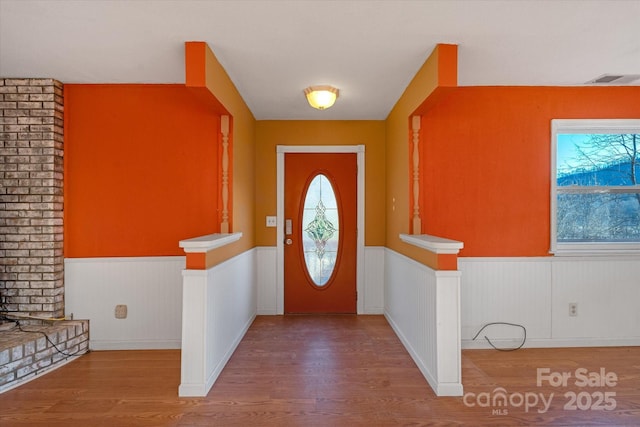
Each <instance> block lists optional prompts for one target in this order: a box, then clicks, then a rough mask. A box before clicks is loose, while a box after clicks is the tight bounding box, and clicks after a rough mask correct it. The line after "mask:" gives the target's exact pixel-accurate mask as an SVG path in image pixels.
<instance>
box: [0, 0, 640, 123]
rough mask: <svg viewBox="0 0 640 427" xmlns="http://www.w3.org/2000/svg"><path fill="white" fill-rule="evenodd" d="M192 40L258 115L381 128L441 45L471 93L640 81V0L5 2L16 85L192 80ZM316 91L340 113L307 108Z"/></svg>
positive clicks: (1, 43) (0, 69)
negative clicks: (326, 88) (187, 55)
mask: <svg viewBox="0 0 640 427" xmlns="http://www.w3.org/2000/svg"><path fill="white" fill-rule="evenodd" d="M189 40H197V41H205V42H207V43H208V44H209V46H210V47H211V49H212V50H213V51H214V53H215V54H216V56H217V57H218V59H219V60H220V62H221V63H222V65H223V66H224V67H225V69H226V70H227V72H228V73H229V76H230V77H231V79H232V80H233V82H234V83H235V85H236V87H237V88H238V90H239V91H240V93H241V95H242V97H243V98H244V99H245V101H246V102H247V104H248V106H249V108H250V109H251V111H252V112H253V114H254V116H255V117H256V119H259V120H267V119H310V120H361V119H374V120H381V119H384V118H386V116H387V114H388V113H389V111H390V110H391V108H392V107H393V105H394V104H395V102H396V101H397V100H398V98H399V97H400V95H401V94H402V92H403V91H404V89H405V88H406V86H407V85H408V84H409V82H410V81H411V79H412V78H413V76H414V75H415V73H416V71H417V70H418V69H419V68H420V66H421V65H422V64H423V63H424V61H425V59H426V58H427V57H428V56H429V54H430V53H431V51H432V50H433V48H434V46H435V45H436V44H437V43H453V44H458V45H459V51H458V54H459V62H458V67H459V70H458V72H459V85H461V86H472V85H553V86H557V85H581V84H584V83H585V82H587V81H589V80H592V79H594V78H595V77H598V76H600V75H602V74H640V0H597V1H596V0H593V1H592V0H422V1H420V0H414V1H402V0H396V1H393V0H391V1H381V0H380V1H365V0H353V1H337V0H336V1H329V0H320V1H311V0H298V1H276V0H254V1H241V0H236V1H221V0H160V1H156V0H128V1H125V0H109V1H102V0H75V1H71V0H55V1H54V0H44V1H32V0H0V76H4V77H53V78H56V79H58V80H61V81H62V82H64V83H141V82H142V83H184V42H185V41H189ZM315 84H331V85H334V86H336V87H338V88H339V89H340V98H339V99H338V101H337V102H336V105H335V106H334V107H332V108H331V109H329V110H325V111H317V110H314V109H312V108H310V107H309V106H308V105H307V104H306V102H305V99H304V96H303V89H304V88H305V87H307V86H310V85H315ZM633 84H640V80H636V81H635V82H633ZM639 102H640V101H639Z"/></svg>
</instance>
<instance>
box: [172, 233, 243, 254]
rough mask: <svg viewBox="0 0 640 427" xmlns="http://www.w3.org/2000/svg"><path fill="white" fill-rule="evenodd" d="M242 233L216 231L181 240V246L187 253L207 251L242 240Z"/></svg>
mask: <svg viewBox="0 0 640 427" xmlns="http://www.w3.org/2000/svg"><path fill="white" fill-rule="evenodd" d="M240 237H242V233H216V234H208V235H206V236H199V237H194V238H192V239H185V240H180V247H181V248H182V249H184V251H185V252H187V253H193V252H207V251H210V250H212V249H216V248H220V247H222V246H225V245H228V244H230V243H233V242H236V241H238V240H240Z"/></svg>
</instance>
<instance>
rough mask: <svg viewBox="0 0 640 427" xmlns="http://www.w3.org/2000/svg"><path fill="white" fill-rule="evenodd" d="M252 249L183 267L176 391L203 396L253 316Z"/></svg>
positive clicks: (253, 280)
mask: <svg viewBox="0 0 640 427" xmlns="http://www.w3.org/2000/svg"><path fill="white" fill-rule="evenodd" d="M255 253H256V252H255V250H249V251H247V252H244V253H242V254H240V255H238V256H236V257H234V258H231V259H230V260H227V261H225V262H223V263H222V264H219V265H216V266H214V267H211V268H210V269H208V270H184V271H183V278H184V283H183V286H184V288H183V292H184V293H183V309H182V353H181V380H180V387H179V389H178V394H179V395H180V396H206V395H207V393H208V392H209V390H210V389H211V387H212V386H213V384H214V382H215V381H216V379H217V378H218V376H219V375H220V373H221V372H222V369H223V368H224V366H225V365H226V363H227V362H228V360H229V358H230V357H231V355H232V354H233V352H234V350H235V349H236V347H237V346H238V344H239V343H240V341H241V340H242V337H243V336H244V334H245V333H246V331H247V330H248V329H249V326H251V323H252V322H253V319H254V318H255V316H256V304H257V298H256V294H257V289H256V269H255V266H256V256H255Z"/></svg>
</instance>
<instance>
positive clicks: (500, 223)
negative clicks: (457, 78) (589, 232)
mask: <svg viewBox="0 0 640 427" xmlns="http://www.w3.org/2000/svg"><path fill="white" fill-rule="evenodd" d="M637 117H640V87H606V88H595V87H587V88H585V87H582V88H576V87H571V88H570V87H565V88H563V87H465V88H456V89H450V90H448V91H447V95H446V96H443V97H442V98H440V99H439V101H438V102H437V103H436V104H435V105H433V106H431V108H430V109H428V110H427V111H426V112H425V114H424V115H423V118H422V129H423V133H422V135H423V142H421V144H422V145H421V147H423V150H422V151H421V165H423V167H421V168H420V170H421V173H422V177H421V181H422V182H421V192H422V197H423V202H424V203H423V204H424V207H425V212H424V213H423V215H422V227H423V232H424V233H427V234H434V235H438V236H443V237H447V238H452V239H456V240H461V241H463V242H464V249H463V250H462V251H461V252H460V256H545V255H548V251H549V233H550V231H549V227H550V219H549V217H550V212H549V209H550V202H549V197H550V196H549V191H550V155H551V154H550V133H551V122H550V121H551V119H554V118H558V119H571V118H637Z"/></svg>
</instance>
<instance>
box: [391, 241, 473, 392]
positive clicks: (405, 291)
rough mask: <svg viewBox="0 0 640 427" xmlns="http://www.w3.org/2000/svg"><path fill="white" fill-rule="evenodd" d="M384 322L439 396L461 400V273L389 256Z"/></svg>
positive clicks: (393, 255) (393, 253) (395, 255)
mask: <svg viewBox="0 0 640 427" xmlns="http://www.w3.org/2000/svg"><path fill="white" fill-rule="evenodd" d="M385 259H386V262H385V281H386V285H385V296H384V303H385V316H386V318H387V320H388V321H389V323H390V324H391V327H392V328H393V329H394V331H395V332H396V334H397V335H398V337H399V338H400V340H401V341H402V343H403V344H404V346H405V348H406V349H407V351H408V352H409V354H410V355H411V357H412V358H413V360H414V361H415V362H416V365H418V368H419V369H420V371H421V372H422V374H423V375H424V376H425V378H426V379H427V381H428V382H429V385H430V386H431V387H432V388H433V390H434V391H435V393H436V395H438V396H461V395H462V392H463V388H462V374H461V353H460V351H461V349H460V302H459V301H460V272H458V271H434V270H432V269H430V268H428V267H426V266H424V265H422V264H420V263H418V262H416V261H414V260H412V259H410V258H407V257H405V256H403V255H401V254H398V253H397V252H395V251H392V250H389V249H387V250H386V257H385Z"/></svg>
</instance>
